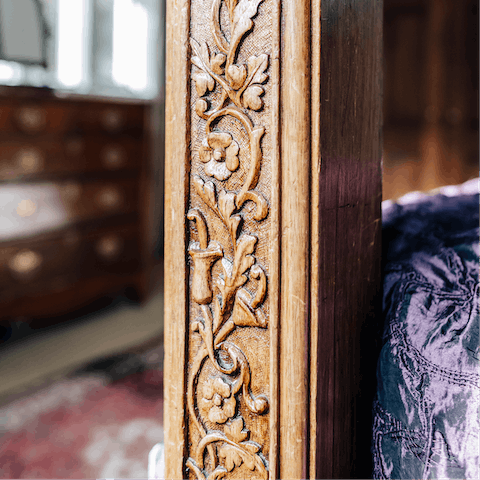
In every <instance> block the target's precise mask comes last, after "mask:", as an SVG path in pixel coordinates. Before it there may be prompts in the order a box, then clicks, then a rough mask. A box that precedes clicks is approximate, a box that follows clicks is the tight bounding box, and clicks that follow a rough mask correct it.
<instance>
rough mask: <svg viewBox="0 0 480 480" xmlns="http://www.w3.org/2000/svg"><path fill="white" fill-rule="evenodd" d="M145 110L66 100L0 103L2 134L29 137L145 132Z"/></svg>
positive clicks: (137, 106) (140, 106)
mask: <svg viewBox="0 0 480 480" xmlns="http://www.w3.org/2000/svg"><path fill="white" fill-rule="evenodd" d="M144 115H145V106H144V105H142V104H135V105H131V104H130V105H128V104H125V105H124V104H121V103H116V104H115V103H112V102H99V101H83V102H81V101H71V100H70V101H68V100H63V99H43V100H31V101H29V100H24V101H21V102H20V101H18V100H15V99H1V100H0V132H2V133H8V134H15V133H22V134H27V135H45V134H52V133H53V134H59V133H67V132H83V133H87V132H89V133H96V134H109V135H118V134H121V133H126V132H129V133H133V132H137V133H138V132H142V131H143V129H144Z"/></svg>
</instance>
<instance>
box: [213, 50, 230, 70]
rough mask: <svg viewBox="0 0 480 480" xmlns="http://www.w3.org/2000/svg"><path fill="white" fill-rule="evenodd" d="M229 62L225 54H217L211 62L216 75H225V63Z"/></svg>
mask: <svg viewBox="0 0 480 480" xmlns="http://www.w3.org/2000/svg"><path fill="white" fill-rule="evenodd" d="M226 60H227V56H226V55H225V54H224V53H217V54H216V55H215V56H214V57H213V58H212V62H211V67H212V70H213V72H214V73H216V74H217V75H223V73H224V71H225V69H224V68H223V65H224V64H225V61H226Z"/></svg>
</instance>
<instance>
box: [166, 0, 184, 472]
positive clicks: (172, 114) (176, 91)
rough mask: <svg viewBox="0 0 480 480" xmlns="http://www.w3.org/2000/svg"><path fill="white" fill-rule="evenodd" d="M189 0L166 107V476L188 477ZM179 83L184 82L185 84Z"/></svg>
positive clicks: (173, 5)
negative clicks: (186, 462)
mask: <svg viewBox="0 0 480 480" xmlns="http://www.w3.org/2000/svg"><path fill="white" fill-rule="evenodd" d="M188 22H189V1H188V0H177V1H173V2H169V3H168V5H167V45H168V48H167V55H166V63H167V66H166V105H165V117H166V122H165V159H166V160H165V178H166V182H165V245H166V246H167V247H166V248H165V254H164V262H165V263H164V268H165V273H164V285H165V286H164V289H165V290H164V292H165V293H164V294H165V314H164V318H165V333H164V335H165V363H164V369H165V380H164V381H165V387H164V402H165V403H164V405H165V407H164V408H165V413H166V415H165V416H164V422H165V424H164V428H165V472H166V475H167V476H166V478H171V479H175V480H177V479H178V480H179V479H182V478H184V477H185V475H184V462H185V454H186V445H185V418H184V404H185V364H186V361H185V358H186V318H187V285H188V282H187V278H188V277H187V275H188V271H187V267H186V245H185V242H186V218H185V213H186V212H185V199H186V192H187V188H188V187H187V186H188V171H189V158H188V145H189V114H190V110H189V108H188V107H187V101H188V98H187V96H186V94H187V92H188V80H187V79H188V75H187V68H188V67H187V65H188V47H187V43H186V37H187V35H188V25H189V23H188ZM179 82H182V84H180V85H179Z"/></svg>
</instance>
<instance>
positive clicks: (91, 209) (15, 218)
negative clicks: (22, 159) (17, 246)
mask: <svg viewBox="0 0 480 480" xmlns="http://www.w3.org/2000/svg"><path fill="white" fill-rule="evenodd" d="M138 206H139V205H138V180H137V179H135V178H132V179H123V180H108V181H107V180H96V181H90V182H80V181H64V182H48V183H47V182H44V183H35V184H33V183H32V184H21V185H17V184H4V185H0V241H9V240H13V239H15V238H22V237H33V236H35V235H38V234H41V233H43V232H48V231H51V230H58V229H62V228H66V227H67V226H68V225H71V224H74V223H82V222H87V221H98V220H99V219H102V218H106V217H110V216H116V215H123V214H133V213H136V212H137V209H138Z"/></svg>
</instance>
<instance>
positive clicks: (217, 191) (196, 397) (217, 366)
mask: <svg viewBox="0 0 480 480" xmlns="http://www.w3.org/2000/svg"><path fill="white" fill-rule="evenodd" d="M262 1H263V0H213V2H212V5H211V10H210V14H211V18H210V22H209V23H210V32H208V31H207V32H200V34H201V33H204V38H205V39H204V38H196V35H194V36H192V37H191V38H190V46H191V52H192V56H191V63H192V73H191V78H192V80H193V83H194V86H195V90H194V91H193V92H192V99H194V100H195V102H194V107H193V108H194V112H195V113H194V115H196V116H197V117H199V118H200V119H201V120H202V121H201V122H200V123H198V128H197V131H196V133H197V135H198V139H197V143H199V146H198V148H197V150H196V152H193V155H192V163H193V164H194V165H192V167H193V168H192V173H193V174H192V177H191V190H192V191H191V196H192V199H191V206H192V207H193V208H190V210H189V211H188V214H187V218H188V219H189V220H190V221H191V224H192V228H191V238H192V240H191V241H190V245H189V249H188V253H189V255H190V258H191V267H192V268H191V284H190V294H191V313H192V316H191V322H190V335H191V336H192V339H191V347H192V348H191V359H192V360H191V366H190V371H189V375H188V380H187V381H188V387H187V407H188V408H187V410H188V417H189V425H190V431H191V432H190V436H191V442H192V446H191V448H190V451H189V456H188V459H187V461H186V466H187V467H188V469H189V471H190V474H191V475H193V476H194V477H195V478H197V479H203V480H206V479H216V478H222V477H227V478H229V475H228V474H229V472H232V474H240V472H241V474H242V475H244V476H248V477H249V478H264V479H266V478H268V459H267V458H266V456H265V445H264V443H265V436H264V435H262V434H261V433H260V432H258V425H257V421H256V418H257V417H258V416H262V415H263V416H268V409H269V400H268V395H267V394H266V393H267V390H266V388H267V387H268V384H264V385H254V384H253V383H254V380H253V379H254V378H256V377H255V375H254V371H255V370H256V369H258V364H259V361H261V358H259V356H255V357H253V358H251V356H250V355H249V352H248V351H247V350H246V349H245V348H244V347H243V346H242V344H243V343H244V342H245V339H248V338H251V339H253V340H255V335H256V331H258V329H267V328H268V313H267V312H266V310H265V308H264V302H265V298H266V295H267V284H268V279H267V274H266V271H265V266H264V265H262V262H261V261H260V259H259V258H257V255H256V250H257V248H258V247H259V245H258V244H259V241H258V237H257V236H256V235H255V234H254V233H253V232H252V231H251V230H252V225H253V224H258V223H261V222H263V221H264V220H265V219H266V218H267V216H268V212H269V206H268V201H267V198H266V197H265V195H264V194H263V193H262V192H261V191H258V190H256V189H255V187H257V184H258V182H259V178H260V174H261V169H262V163H263V153H262V138H263V136H264V135H265V131H266V126H265V125H262V124H259V123H257V122H255V120H256V119H255V118H252V117H251V116H250V112H252V111H255V112H258V111H261V110H262V109H263V107H264V100H263V98H262V97H263V96H264V94H265V88H264V85H265V84H266V82H267V81H268V74H267V73H266V71H267V70H268V66H269V56H268V54H266V53H263V52H258V53H251V54H250V55H248V57H246V56H245V55H243V54H241V50H242V45H243V42H244V40H245V38H246V37H247V36H249V35H254V20H253V19H254V17H255V16H256V15H257V14H258V8H259V5H260V4H261V3H262ZM195 33H196V32H195ZM205 33H206V34H205ZM208 33H210V35H208ZM242 53H243V52H242ZM253 228H255V229H256V227H253ZM194 230H196V233H195V232H194ZM249 330H251V331H249ZM242 339H243V341H242ZM267 353H268V352H267ZM249 357H250V358H249ZM267 360H268V357H266V358H264V359H263V361H264V362H266V361H267ZM254 392H255V393H254ZM257 392H258V393H257ZM237 470H238V472H237ZM232 478H233V477H232Z"/></svg>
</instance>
